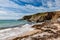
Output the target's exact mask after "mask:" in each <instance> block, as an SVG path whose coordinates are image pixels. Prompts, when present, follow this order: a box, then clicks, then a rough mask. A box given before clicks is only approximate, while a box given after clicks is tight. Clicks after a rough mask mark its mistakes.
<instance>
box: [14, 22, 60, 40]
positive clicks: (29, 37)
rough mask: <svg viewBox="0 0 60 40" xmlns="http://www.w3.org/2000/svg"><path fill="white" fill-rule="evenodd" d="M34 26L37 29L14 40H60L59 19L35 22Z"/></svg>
mask: <svg viewBox="0 0 60 40" xmlns="http://www.w3.org/2000/svg"><path fill="white" fill-rule="evenodd" d="M32 28H35V29H34V30H33V31H30V32H26V33H24V34H23V35H22V36H20V37H16V38H14V39H13V40H60V23H59V22H58V21H57V22H44V23H42V24H35V25H33V26H32Z"/></svg>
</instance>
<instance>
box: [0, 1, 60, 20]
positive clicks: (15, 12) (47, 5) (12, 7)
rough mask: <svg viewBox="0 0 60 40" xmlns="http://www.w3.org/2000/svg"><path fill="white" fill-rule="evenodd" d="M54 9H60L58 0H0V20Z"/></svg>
mask: <svg viewBox="0 0 60 40" xmlns="http://www.w3.org/2000/svg"><path fill="white" fill-rule="evenodd" d="M55 10H60V0H0V20H9V19H18V18H22V17H23V16H24V15H29V14H34V13H38V12H45V11H55Z"/></svg>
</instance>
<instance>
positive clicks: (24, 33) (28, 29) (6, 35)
mask: <svg viewBox="0 0 60 40" xmlns="http://www.w3.org/2000/svg"><path fill="white" fill-rule="evenodd" d="M23 19H24V20H28V21H30V22H33V21H34V22H36V23H35V24H26V25H23V26H22V27H15V28H8V29H4V30H0V40H60V11H56V12H46V13H43V14H40V13H38V14H35V15H29V17H28V16H24V17H23ZM47 20H48V21H47ZM41 21H42V22H41Z"/></svg>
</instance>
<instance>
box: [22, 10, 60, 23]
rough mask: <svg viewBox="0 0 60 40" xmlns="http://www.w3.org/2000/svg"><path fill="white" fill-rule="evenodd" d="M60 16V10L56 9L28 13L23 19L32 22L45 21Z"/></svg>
mask: <svg viewBox="0 0 60 40" xmlns="http://www.w3.org/2000/svg"><path fill="white" fill-rule="evenodd" d="M59 17H60V11H54V12H44V13H36V14H33V15H27V16H24V17H23V18H22V19H23V20H27V21H30V22H43V21H46V20H52V21H55V20H56V19H57V18H59Z"/></svg>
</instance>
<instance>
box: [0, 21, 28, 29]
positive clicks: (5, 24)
mask: <svg viewBox="0 0 60 40" xmlns="http://www.w3.org/2000/svg"><path fill="white" fill-rule="evenodd" d="M22 24H28V21H26V20H19V21H18V20H0V28H5V27H13V26H16V25H22Z"/></svg>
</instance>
